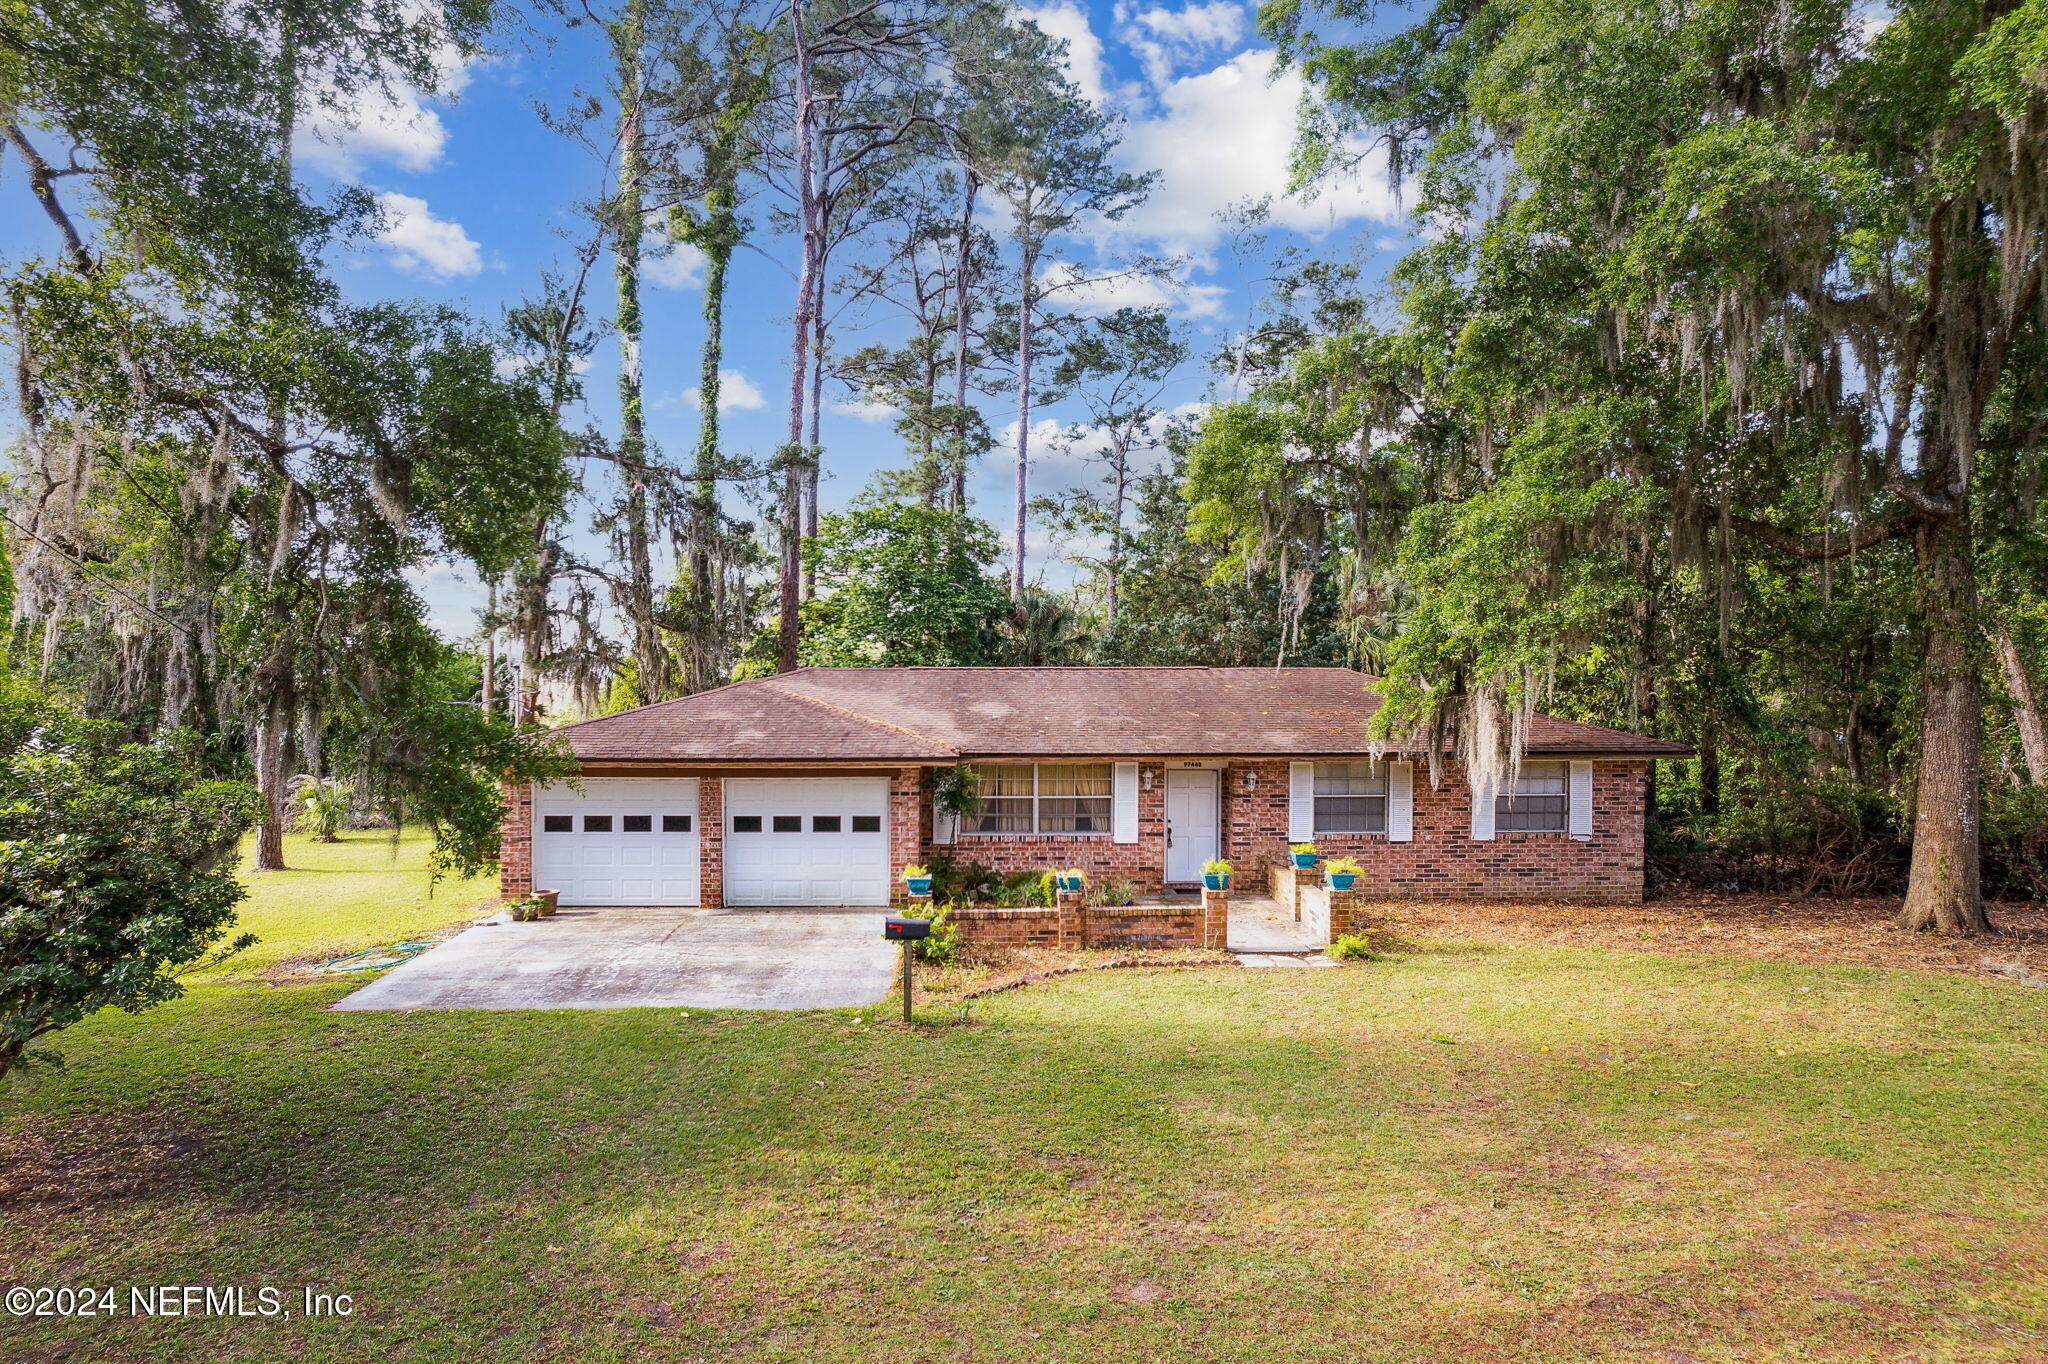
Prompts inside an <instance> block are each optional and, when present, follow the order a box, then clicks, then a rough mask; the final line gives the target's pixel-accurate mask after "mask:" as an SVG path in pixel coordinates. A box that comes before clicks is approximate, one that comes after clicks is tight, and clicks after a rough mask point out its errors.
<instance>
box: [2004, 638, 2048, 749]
mask: <svg viewBox="0 0 2048 1364" xmlns="http://www.w3.org/2000/svg"><path fill="white" fill-rule="evenodd" d="M1991 645H1992V648H1993V649H1994V650H1996V651H1997V654H1998V670H1999V672H2000V673H2001V674H2002V675H2003V676H2004V678H2005V694H2006V695H2007V696H2010V697H2011V698H2012V713H2013V720H2014V721H2015V722H2016V723H2017V724H2018V725H2019V731H2020V756H2021V757H2022V758H2023V759H2025V761H2026V764H2027V778H2028V780H2030V781H2032V782H2033V783H2034V785H2036V786H2048V727H2044V726H2043V724H2042V722H2041V703H2040V702H2039V701H2038V700H2037V699H2035V696H2034V679H2033V678H2032V677H2030V676H2028V674H2027V661H2026V660H2025V659H2024V658H2021V657H2020V650H2019V645H2018V644H2016V643H2014V642H2013V637H2012V631H2010V630H2008V629H2006V628H2005V627H2004V626H2003V625H2000V626H1998V627H1996V628H1995V629H1994V630H1993V631H1992V632H1991Z"/></svg>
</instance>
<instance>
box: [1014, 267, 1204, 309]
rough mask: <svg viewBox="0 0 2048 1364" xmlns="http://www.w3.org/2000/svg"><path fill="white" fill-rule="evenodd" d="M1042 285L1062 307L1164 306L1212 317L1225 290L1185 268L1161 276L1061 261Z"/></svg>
mask: <svg viewBox="0 0 2048 1364" xmlns="http://www.w3.org/2000/svg"><path fill="white" fill-rule="evenodd" d="M1045 288H1046V291H1047V292H1048V293H1053V294H1056V295H1057V297H1058V299H1059V302H1060V304H1061V305H1062V306H1064V307H1069V308H1073V309H1074V310H1076V311H1077V312H1083V313H1109V312H1115V311H1116V310H1117V309H1118V308H1168V309H1171V310H1172V311H1173V312H1175V313H1177V314H1179V315H1181V316H1183V317H1215V316H1218V315H1220V314H1221V313H1222V312H1223V305H1224V303H1225V301H1226V300H1227V298H1228V297H1229V290H1227V289H1225V288H1224V287H1223V286H1222V285H1220V284H1197V283H1195V282H1194V281H1193V280H1192V279H1189V278H1188V277H1187V275H1186V272H1185V271H1180V272H1177V273H1175V274H1172V275H1168V276H1166V277H1164V278H1161V277H1160V276H1158V275H1155V274H1141V273H1138V272H1135V271H1131V272H1117V271H1108V272H1096V271H1090V270H1084V269H1082V268H1081V267H1080V266H1078V265H1074V264H1073V263H1071V262H1066V261H1062V262H1060V263H1058V264H1056V265H1054V266H1053V267H1052V268H1051V269H1049V270H1047V271H1046V272H1045Z"/></svg>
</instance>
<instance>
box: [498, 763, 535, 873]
mask: <svg viewBox="0 0 2048 1364" xmlns="http://www.w3.org/2000/svg"><path fill="white" fill-rule="evenodd" d="M504 796H505V819H504V822H503V823H501V824H500V825H499V826H498V894H500V895H502V896H504V897H505V898H507V899H514V898H516V897H518V896H521V895H531V894H532V893H533V786H532V784H531V783H521V784H520V785H518V786H514V785H513V784H512V783H510V782H506V783H505V785H504Z"/></svg>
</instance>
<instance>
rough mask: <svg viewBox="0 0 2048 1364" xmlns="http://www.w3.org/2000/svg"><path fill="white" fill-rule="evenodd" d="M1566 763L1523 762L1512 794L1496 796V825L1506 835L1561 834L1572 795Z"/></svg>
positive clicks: (1494, 812) (1505, 793)
mask: <svg viewBox="0 0 2048 1364" xmlns="http://www.w3.org/2000/svg"><path fill="white" fill-rule="evenodd" d="M1564 780H1565V764H1563V763H1523V764H1522V771H1521V775H1520V776H1518V777H1516V778H1515V789H1514V791H1513V792H1512V793H1509V792H1502V793H1501V794H1500V795H1498V796H1496V797H1494V805H1493V827H1494V829H1495V831H1496V832H1499V833H1504V834H1561V833H1563V832H1564V831H1565V821H1566V819H1567V817H1568V814H1569V809H1568V807H1569V806H1570V803H1571V798H1570V797H1569V796H1567V795H1566V794H1565V785H1564Z"/></svg>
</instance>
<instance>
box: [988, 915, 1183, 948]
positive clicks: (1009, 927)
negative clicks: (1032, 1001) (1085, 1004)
mask: <svg viewBox="0 0 2048 1364" xmlns="http://www.w3.org/2000/svg"><path fill="white" fill-rule="evenodd" d="M1078 918H1079V921H1080V933H1079V937H1080V941H1079V942H1078V943H1074V944H1070V945H1072V946H1079V947H1199V946H1200V945H1201V943H1202V923H1203V920H1202V911H1201V910H1200V909H1194V908H1188V909H1183V908H1181V907H1179V906H1177V905H1122V906H1110V905H1094V906H1090V907H1088V908H1086V909H1083V910H1081V911H1080V914H1079V915H1078ZM953 922H955V923H957V924H958V925H960V941H961V942H963V943H967V944H970V945H972V946H975V947H1057V946H1059V945H1060V911H1059V910H1057V909H1044V908H1030V909H993V908H984V907H981V906H976V907H975V908H972V909H960V910H955V911H954V912H953Z"/></svg>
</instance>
